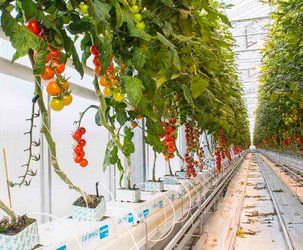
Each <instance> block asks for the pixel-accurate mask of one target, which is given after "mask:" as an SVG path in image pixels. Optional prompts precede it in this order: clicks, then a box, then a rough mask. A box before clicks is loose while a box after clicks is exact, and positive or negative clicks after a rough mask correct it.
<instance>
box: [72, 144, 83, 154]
mask: <svg viewBox="0 0 303 250" xmlns="http://www.w3.org/2000/svg"><path fill="white" fill-rule="evenodd" d="M82 151H83V147H82V146H81V145H80V144H77V145H76V146H75V147H74V152H75V154H77V155H81V154H82Z"/></svg>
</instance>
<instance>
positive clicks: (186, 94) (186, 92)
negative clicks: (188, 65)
mask: <svg viewBox="0 0 303 250" xmlns="http://www.w3.org/2000/svg"><path fill="white" fill-rule="evenodd" d="M182 89H183V94H184V97H185V100H186V101H187V102H188V103H189V104H193V98H192V96H191V94H190V91H189V89H188V87H187V86H186V85H184V84H183V85H182Z"/></svg>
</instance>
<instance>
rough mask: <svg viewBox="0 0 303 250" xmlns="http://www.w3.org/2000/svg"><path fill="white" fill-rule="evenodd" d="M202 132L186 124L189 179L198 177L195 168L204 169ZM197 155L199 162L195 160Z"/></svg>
mask: <svg viewBox="0 0 303 250" xmlns="http://www.w3.org/2000/svg"><path fill="white" fill-rule="evenodd" d="M201 134H202V133H201V132H200V131H199V130H198V129H197V128H196V127H195V126H194V125H192V124H189V123H186V124H185V143H186V153H185V157H184V159H185V162H186V169H187V177H188V178H189V177H191V176H193V177H195V176H196V175H197V173H196V170H195V167H198V168H200V169H201V170H202V169H203V167H204V166H203V154H204V151H203V148H202V147H201V146H200V145H201V144H200V140H199V138H200V136H201ZM195 154H196V155H197V156H198V160H195Z"/></svg>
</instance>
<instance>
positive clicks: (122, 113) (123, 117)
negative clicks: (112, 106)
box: [116, 111, 128, 126]
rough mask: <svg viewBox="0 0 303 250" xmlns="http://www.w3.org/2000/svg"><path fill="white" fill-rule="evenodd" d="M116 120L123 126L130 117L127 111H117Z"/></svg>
mask: <svg viewBox="0 0 303 250" xmlns="http://www.w3.org/2000/svg"><path fill="white" fill-rule="evenodd" d="M116 120H117V122H119V124H120V126H123V125H124V124H125V123H126V122H127V121H128V117H127V115H126V112H125V111H117V114H116Z"/></svg>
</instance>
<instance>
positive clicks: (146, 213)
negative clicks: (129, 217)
mask: <svg viewBox="0 0 303 250" xmlns="http://www.w3.org/2000/svg"><path fill="white" fill-rule="evenodd" d="M148 215H149V209H145V210H143V216H144V218H146V217H147V216H148Z"/></svg>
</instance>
